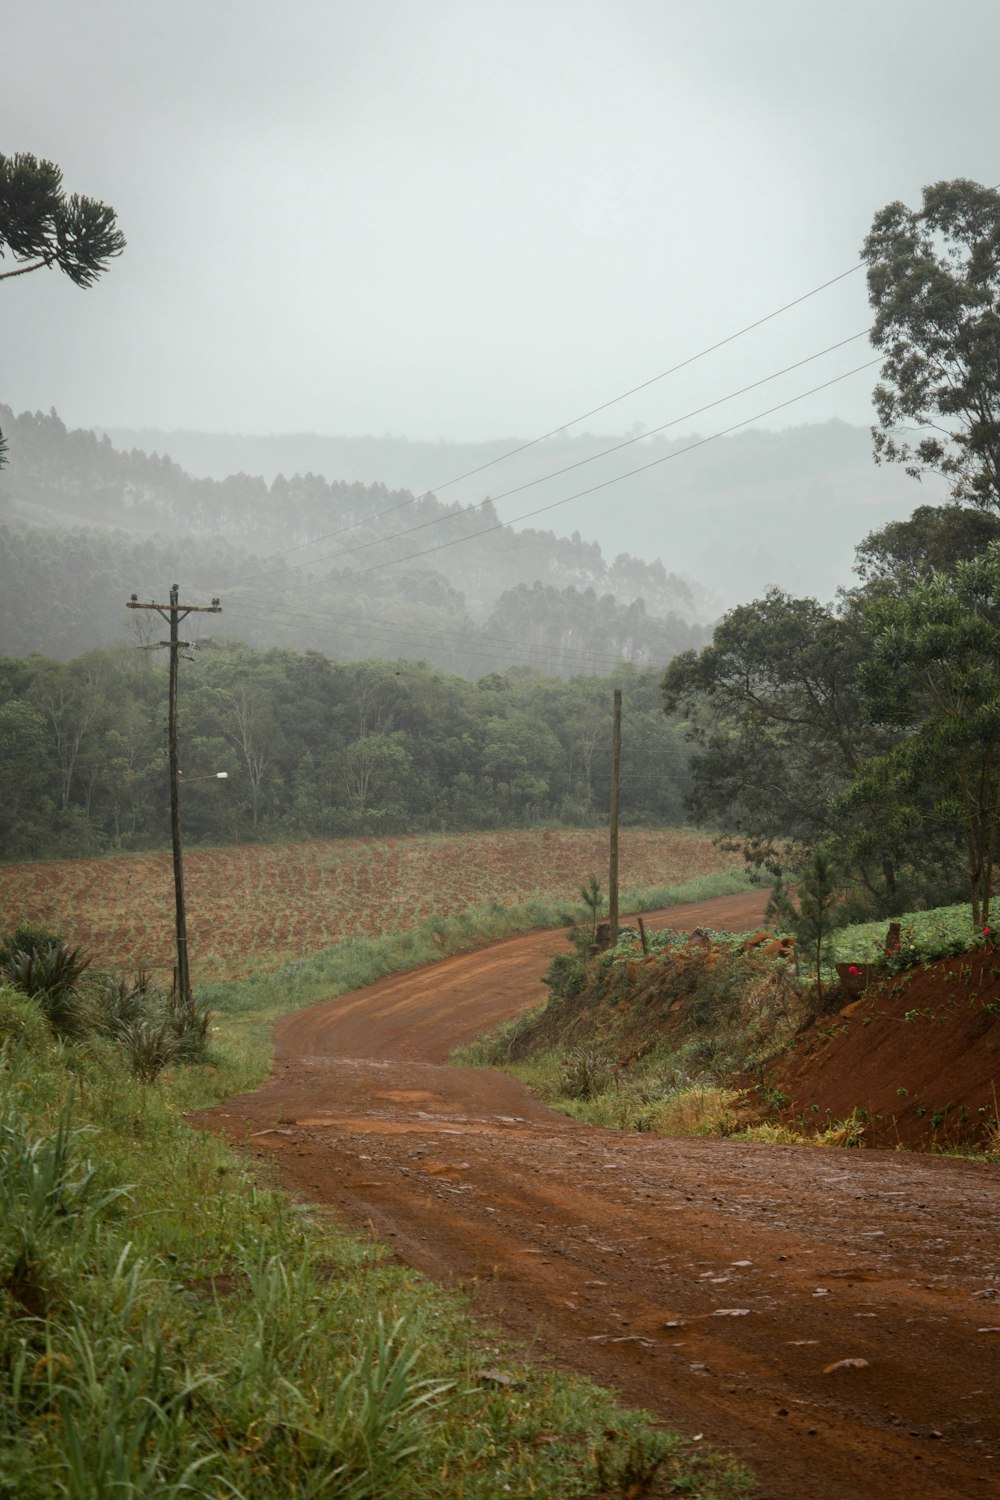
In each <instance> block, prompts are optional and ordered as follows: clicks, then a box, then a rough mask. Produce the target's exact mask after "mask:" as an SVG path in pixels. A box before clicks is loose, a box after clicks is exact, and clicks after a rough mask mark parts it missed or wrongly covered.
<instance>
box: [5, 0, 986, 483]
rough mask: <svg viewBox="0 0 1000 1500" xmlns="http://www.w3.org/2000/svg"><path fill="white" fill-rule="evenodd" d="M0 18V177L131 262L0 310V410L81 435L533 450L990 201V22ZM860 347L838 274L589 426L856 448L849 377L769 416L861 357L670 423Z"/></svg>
mask: <svg viewBox="0 0 1000 1500" xmlns="http://www.w3.org/2000/svg"><path fill="white" fill-rule="evenodd" d="M3 10H4V17H3V51H4V70H3V72H4V83H3V90H2V95H0V151H2V152H4V153H5V154H7V155H10V154H13V152H15V151H30V152H32V153H34V154H35V155H36V156H39V157H47V158H49V159H51V160H53V161H55V162H57V163H58V164H59V165H60V166H61V167H62V169H63V172H64V177H65V185H66V188H67V190H68V191H76V192H81V193H85V194H88V195H90V196H93V197H97V198H100V199H103V200H104V201H105V202H107V203H110V204H112V205H113V206H114V207H115V209H116V211H117V213H118V217H119V223H120V227H121V228H122V230H123V232H124V233H125V235H126V238H127V240H128V246H127V249H126V250H125V252H124V254H123V255H122V256H121V258H120V259H118V260H116V261H115V262H114V263H113V264H112V265H111V267H110V269H109V270H108V272H107V274H106V275H105V276H104V277H103V278H102V280H101V281H100V282H99V283H98V284H97V285H96V286H95V287H93V288H92V289H90V290H88V291H81V290H80V289H78V288H77V287H75V286H73V285H72V284H71V283H70V282H69V281H68V280H67V279H66V278H65V277H62V276H61V275H60V274H59V273H58V272H55V271H52V272H47V271H43V272H38V273H36V274H34V275H31V276H25V277H20V278H16V279H14V280H12V281H8V282H6V283H5V284H4V285H3V286H2V287H0V308H2V321H0V329H2V334H0V399H2V400H5V401H6V402H8V403H9V404H10V405H12V406H13V407H14V408H15V410H18V411H21V410H25V409H43V410H48V409H49V408H50V407H55V408H56V410H57V411H58V412H59V414H60V415H61V416H62V417H63V419H64V420H65V421H66V422H67V424H68V425H70V426H97V427H103V426H107V427H114V428H123V427H155V428H160V429H165V430H167V431H169V430H170V429H177V428H189V429H190V428H193V429H197V430H200V431H228V432H238V433H248V434H256V433H276V432H305V431H310V432H318V433H324V434H343V435H363V434H377V435H381V434H385V433H391V434H393V435H394V436H402V437H408V438H412V439H426V440H431V441H435V440H438V439H445V440H447V441H456V442H469V441H484V440H491V439H495V438H500V437H507V436H516V437H521V438H530V437H534V436H536V435H538V434H539V433H542V432H545V431H548V430H550V429H554V428H559V427H561V426H563V425H566V424H568V423H570V422H571V421H572V420H573V419H574V418H575V417H577V416H579V415H581V414H583V413H585V412H589V411H591V410H592V409H593V408H595V407H599V406H601V405H602V404H603V403H605V402H607V401H609V400H611V399H612V398H614V397H615V396H617V395H618V394H619V393H621V392H623V391H626V390H628V389H629V388H631V387H634V386H636V385H638V384H640V383H642V382H645V381H648V380H650V379H651V378H652V377H654V376H656V375H658V374H659V373H660V372H661V371H663V370H666V369H668V368H669V367H671V366H673V365H675V364H678V363H681V362H683V361H687V360H689V359H690V358H691V357H692V356H694V355H698V354H699V353H701V351H703V350H705V349H706V348H707V347H708V346H710V345H712V344H714V343H716V342H717V341H719V340H723V339H726V338H727V337H728V336H729V335H731V334H733V333H734V332H736V331H737V330H739V329H741V328H743V327H745V326H746V325H747V324H749V323H752V322H754V321H756V320H757V319H759V318H762V317H764V316H765V315H767V314H768V313H771V312H773V311H774V310H775V309H777V308H779V307H781V306H783V305H784V304H786V303H788V302H790V301H792V300H794V299H796V298H799V297H801V296H802V295H803V294H805V293H808V292H810V291H811V290H812V289H813V288H815V287H817V286H819V285H820V284H821V283H823V282H826V281H829V280H831V279H832V278H835V277H838V276H841V274H842V273H844V272H848V271H850V270H851V268H852V267H854V266H856V265H857V263H858V255H859V249H860V245H861V242H862V240H863V238H864V236H865V234H866V232H867V230H868V227H869V225H870V223H871V220H872V218H873V216H874V214H875V213H876V212H877V211H878V209H880V208H881V207H882V206H883V205H884V204H885V203H887V202H889V201H892V200H894V199H902V200H903V201H904V202H907V203H910V204H916V203H918V202H919V197H920V190H921V187H922V186H923V185H924V184H925V183H928V182H932V181H935V180H938V179H940V178H946V177H958V176H964V177H971V178H974V179H976V180H978V181H980V182H984V183H987V184H991V185H992V184H994V183H997V182H1000V133H998V130H997V123H998V118H997V117H998V104H997V100H998V94H997V89H996V58H997V56H998V55H1000V6H998V5H997V4H996V0H949V3H948V4H947V5H946V4H943V3H940V0H863V3H862V0H838V3H837V4H836V5H833V4H818V3H812V4H807V3H803V0H756V3H755V4H753V5H748V4H746V3H744V0H659V3H657V0H504V3H503V4H502V5H501V4H499V3H485V0H365V3H363V4H362V3H359V0H285V3H284V4H282V5H281V6H278V5H275V4H274V0H266V3H265V0H86V3H82V0H5V3H4V7H3ZM8 265H9V263H5V265H4V267H2V268H8ZM868 322H869V310H868V305H867V298H866V293H865V286H864V280H863V273H861V272H859V271H854V272H853V273H852V274H850V275H847V276H845V277H844V278H843V279H842V280H840V281H838V282H837V283H836V284H835V285H833V286H831V287H829V288H828V289H827V290H825V291H823V292H820V293H818V294H817V295H816V296H814V297H811V298H809V299H808V300H806V301H805V302H803V303H801V304H800V305H799V306H798V307H796V308H793V309H792V310H790V311H789V312H787V313H784V314H782V316H780V317H778V318H774V319H772V320H771V321H770V322H768V323H767V324H766V325H765V327H763V328H760V329H757V330H755V331H754V332H752V333H750V334H748V335H746V336H745V337H743V338H741V339H738V340H736V341H734V342H732V343H730V344H727V345H726V347H725V348H723V349H721V350H717V351H716V352H714V353H713V354H710V355H708V356H706V357H705V358H704V359H699V360H698V361H697V362H696V363H695V364H694V365H688V366H687V367H686V368H685V369H684V370H682V371H681V372H679V373H677V374H675V375H673V376H670V377H668V378H667V379H664V380H660V381H656V382H655V383H654V384H653V385H651V386H649V387H647V388H646V389H645V390H643V391H642V392H640V393H638V394H636V395H634V396H632V397H629V398H628V399H627V400H624V401H621V402H618V403H617V404H616V405H614V406H613V407H611V408H610V409H609V410H607V411H604V412H602V413H600V414H599V415H597V416H594V417H592V418H590V419H588V420H586V421H584V422H583V423H582V424H581V427H587V428H590V429H591V430H593V431H602V432H612V433H621V432H626V431H629V430H638V428H637V425H636V424H641V426H642V427H644V428H647V429H654V428H657V427H659V426H660V425H661V424H663V423H665V422H674V423H675V424H676V425H675V427H674V428H673V429H672V435H674V436H677V435H680V434H682V433H684V432H686V431H690V432H699V433H703V434H704V433H706V432H710V431H714V430H716V428H721V427H722V426H724V425H731V424H733V423H736V422H741V421H747V420H750V421H751V423H752V424H753V425H760V426H764V427H772V428H780V427H787V426H791V425H797V424H799V423H803V424H805V423H817V422H823V421H825V420H827V419H829V418H831V417H839V418H842V419H844V420H846V421H850V422H857V423H868V422H869V421H870V420H871V407H870V391H871V387H872V384H873V383H874V376H875V372H874V371H873V370H866V371H862V372H861V373H856V374H853V375H850V376H848V378H846V379H844V380H843V381H841V382H839V383H837V384H833V385H830V386H828V388H827V389H825V390H821V391H818V392H816V393H814V394H812V395H808V396H805V397H804V398H803V399H801V400H794V401H793V398H796V397H799V396H800V395H801V394H802V393H803V392H805V391H807V390H809V389H810V388H811V387H813V386H817V385H820V384H821V383H823V382H826V381H830V380H833V379H835V377H837V376H839V375H841V374H844V373H845V372H848V371H851V370H853V369H854V368H855V367H856V366H859V365H862V364H863V363H864V362H865V361H866V360H870V359H871V358H872V357H873V356H872V351H871V349H870V347H869V346H868V344H867V341H866V339H865V338H864V337H860V338H857V339H855V341H854V342H853V343H849V344H847V345H846V346H845V347H844V348H842V349H840V350H838V351H835V352H833V353H830V354H827V355H824V356H823V357H822V358H820V359H816V360H815V361H813V362H812V363H811V364H809V365H807V366H805V367H804V368H800V369H798V370H795V371H792V372H790V373H789V374H787V375H785V376H783V377H782V378H781V379H779V380H776V381H773V382H771V383H769V384H767V385H766V386H764V387H762V388H761V389H758V390H757V391H755V392H753V393H750V394H748V395H746V396H744V397H741V398H739V399H737V400H735V401H732V402H728V403H727V404H726V405H725V406H723V407H721V408H719V409H717V410H716V411H715V412H712V413H709V414H696V415H691V416H688V414H689V413H697V411H698V408H700V407H702V406H703V405H705V404H707V403H709V402H714V401H718V400H719V399H720V398H721V397H724V396H727V395H728V394H729V393H730V392H732V391H735V390H737V389H738V388H740V387H742V386H744V385H747V384H749V383H751V382H755V381H758V380H761V379H762V378H764V377H766V376H769V375H771V374H772V373H773V372H775V371H778V370H780V369H782V368H783V367H784V366H786V365H789V364H791V363H793V362H797V361H799V360H802V359H805V358H807V357H808V356H811V355H813V354H815V353H817V352H818V351H820V350H822V349H824V348H826V347H827V346H829V345H831V344H834V343H837V342H839V341H841V340H844V339H848V338H850V337H851V336H853V335H855V334H861V333H863V331H864V330H865V329H866V327H867V324H868ZM786 401H793V404H792V405H790V406H784V407H783V408H782V409H781V410H779V411H774V412H771V414H770V415H767V416H764V415H761V414H762V413H765V412H767V411H768V410H769V408H772V407H774V406H778V405H780V404H781V403H783V402H786ZM335 477H341V476H335ZM342 477H350V476H342Z"/></svg>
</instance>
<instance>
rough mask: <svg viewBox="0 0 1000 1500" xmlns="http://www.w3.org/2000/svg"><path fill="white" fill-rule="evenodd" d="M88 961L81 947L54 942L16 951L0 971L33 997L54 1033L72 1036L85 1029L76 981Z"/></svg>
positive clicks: (4, 976) (81, 1003)
mask: <svg viewBox="0 0 1000 1500" xmlns="http://www.w3.org/2000/svg"><path fill="white" fill-rule="evenodd" d="M89 964H90V959H89V957H88V956H87V955H86V954H85V953H84V952H83V949H82V948H71V947H70V946H69V944H68V943H61V942H55V943H50V944H48V945H47V946H45V947H41V948H37V949H36V948H32V949H29V950H28V951H24V950H19V951H17V952H16V953H14V954H13V956H12V957H10V958H8V959H7V961H6V962H5V963H4V964H3V965H2V966H0V975H2V977H3V978H4V979H6V980H8V981H9V982H10V983H11V984H13V985H16V987H17V988H18V989H19V990H23V992H24V994H26V995H30V996H31V997H32V999H33V1000H35V1001H37V1003H38V1006H39V1008H40V1009H41V1010H42V1012H43V1014H44V1015H45V1017H46V1019H47V1020H48V1023H49V1025H50V1026H51V1027H52V1030H53V1031H54V1032H55V1034H56V1036H58V1037H63V1038H72V1037H77V1036H80V1035H81V1034H82V1033H83V1031H84V1030H85V1029H86V1020H85V1007H84V1005H83V1002H82V1001H81V998H80V996H79V994H78V993H77V989H76V985H77V982H78V980H79V979H80V976H81V975H82V974H83V972H84V970H85V969H86V968H87V967H88V966H89Z"/></svg>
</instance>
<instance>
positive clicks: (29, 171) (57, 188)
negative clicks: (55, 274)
mask: <svg viewBox="0 0 1000 1500" xmlns="http://www.w3.org/2000/svg"><path fill="white" fill-rule="evenodd" d="M124 248H125V237H124V235H123V234H122V233H121V231H120V230H119V229H118V228H117V224H116V217H115V211H114V209H112V208H108V206H107V204H105V203H99V202H98V201H97V200H96V199H94V198H84V197H81V196H80V195H79V194H77V193H72V194H71V195H70V196H69V197H67V196H66V193H65V192H64V191H63V185H62V171H61V170H60V168H59V167H57V166H56V165H55V163H54V162H51V161H44V160H43V161H38V160H37V159H36V158H35V157H34V156H32V155H31V154H30V152H27V151H25V152H20V153H17V154H15V155H14V156H2V155H0V259H2V258H3V257H4V256H5V255H10V256H12V257H13V259H14V262H15V265H16V269H15V270H13V271H4V272H0V280H2V279H3V277H4V276H17V275H20V274H23V273H24V272H26V271H34V270H40V269H41V268H42V267H47V266H57V267H58V268H59V270H60V271H63V272H64V273H65V274H66V275H67V276H68V277H69V279H70V280H71V281H73V282H75V283H76V285H77V286H81V287H88V286H92V285H93V283H94V282H95V281H96V280H97V278H98V277H99V276H100V275H101V274H102V273H103V272H104V271H105V270H107V265H108V261H110V260H113V259H114V257H115V256H117V255H121V253H122V251H123V250H124ZM27 261H33V262H37V264H34V265H26V264H24V262H27Z"/></svg>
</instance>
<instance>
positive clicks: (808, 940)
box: [767, 849, 844, 1004]
mask: <svg viewBox="0 0 1000 1500" xmlns="http://www.w3.org/2000/svg"><path fill="white" fill-rule="evenodd" d="M843 908H844V876H843V874H842V872H841V871H840V870H839V869H838V868H837V866H836V864H835V863H834V862H833V860H832V859H831V858H830V856H829V854H828V853H827V852H826V850H825V849H815V850H814V851H813V854H812V856H811V858H810V859H809V861H808V863H807V864H806V865H805V866H804V867H803V868H802V870H801V871H800V872H799V873H798V878H797V881H796V889H795V893H794V895H793V894H792V893H791V892H790V891H789V890H787V889H786V888H785V887H784V885H783V884H780V883H779V885H777V886H776V887H775V889H774V891H773V892H772V894H771V897H770V899H769V901H768V906H767V915H768V918H776V919H777V920H778V921H779V922H780V923H781V924H782V925H783V926H785V927H787V928H788V929H789V930H790V931H791V932H792V933H793V934H794V935H795V938H796V941H797V943H798V945H799V948H800V950H801V951H802V952H803V953H807V954H808V955H809V958H810V962H811V963H812V964H813V966H814V969H815V974H816V996H817V999H818V1000H819V1002H820V1003H821V1004H822V1000H823V965H824V963H825V962H827V961H828V955H829V949H830V939H831V937H832V934H833V930H834V928H835V927H836V926H837V925H838V923H839V922H840V921H841V920H842V912H843Z"/></svg>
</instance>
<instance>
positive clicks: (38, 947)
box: [0, 922, 63, 970]
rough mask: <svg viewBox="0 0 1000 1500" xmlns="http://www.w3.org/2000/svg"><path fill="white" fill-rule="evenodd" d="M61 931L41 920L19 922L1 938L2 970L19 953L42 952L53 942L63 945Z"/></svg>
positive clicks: (0, 955) (0, 967)
mask: <svg viewBox="0 0 1000 1500" xmlns="http://www.w3.org/2000/svg"><path fill="white" fill-rule="evenodd" d="M62 941H63V936H62V933H61V932H53V931H52V929H51V928H49V927H44V926H43V925H42V923H41V922H18V924H17V926H16V927H15V928H14V931H13V932H12V933H11V934H10V936H9V937H5V938H0V970H2V969H3V968H4V967H5V966H6V965H7V964H8V963H10V961H11V959H12V958H14V956H15V955H16V954H18V953H40V952H41V951H42V949H44V948H51V947H52V946H53V944H58V945H59V946H60V947H61V946H62Z"/></svg>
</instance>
